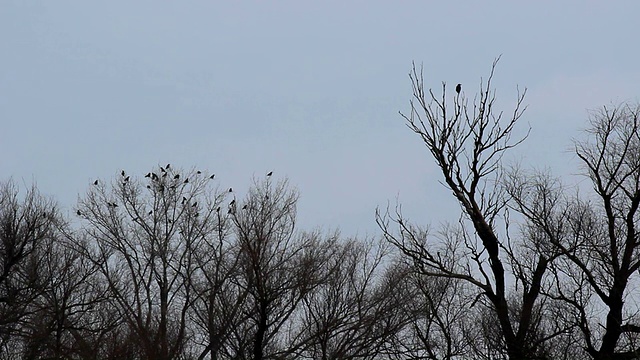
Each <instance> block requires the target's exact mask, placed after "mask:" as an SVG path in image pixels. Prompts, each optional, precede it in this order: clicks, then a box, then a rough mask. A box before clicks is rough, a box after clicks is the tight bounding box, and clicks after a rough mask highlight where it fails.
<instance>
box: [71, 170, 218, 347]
mask: <svg viewBox="0 0 640 360" xmlns="http://www.w3.org/2000/svg"><path fill="white" fill-rule="evenodd" d="M145 179H146V181H141V180H139V179H138V178H137V177H133V176H130V175H127V174H125V172H124V171H123V172H122V174H121V176H120V177H119V178H118V179H116V180H114V184H113V186H111V187H108V186H106V185H105V184H103V182H102V181H98V182H96V183H94V186H92V189H91V190H90V191H89V193H88V194H87V196H86V197H85V198H84V199H82V200H81V202H80V204H79V208H78V214H79V215H80V217H82V218H83V219H84V221H85V227H84V229H85V233H86V236H87V240H86V241H83V242H79V245H80V250H81V251H82V254H83V256H85V257H86V258H88V259H90V260H91V261H92V263H93V264H95V265H96V266H98V268H99V271H100V274H101V275H102V277H103V279H104V281H106V283H107V285H108V289H109V292H110V294H109V295H110V298H111V299H113V303H114V305H115V308H117V309H118V312H117V315H118V316H122V317H123V318H124V320H125V321H126V323H127V325H128V329H129V333H130V334H131V335H132V336H134V338H135V340H136V341H135V344H136V346H137V356H138V357H141V358H147V359H173V358H177V357H178V356H180V355H181V354H183V352H184V351H185V346H186V344H187V342H188V341H187V340H188V338H189V336H190V335H191V334H189V333H188V327H187V319H188V312H189V310H190V306H191V303H192V301H193V293H192V286H191V279H192V278H194V273H195V272H196V271H197V269H198V267H199V263H198V262H197V261H195V259H194V253H195V251H196V249H201V248H202V247H201V243H202V242H204V241H205V240H206V238H207V236H209V234H214V233H215V231H216V226H217V221H218V215H217V214H218V212H217V211H216V209H217V208H218V207H219V206H220V204H221V202H222V200H223V198H224V196H225V193H224V192H217V191H215V190H214V189H212V186H211V185H210V184H211V179H210V178H209V177H208V176H205V175H204V174H202V173H201V172H199V171H198V172H196V171H191V172H188V173H179V172H178V171H176V170H174V169H173V168H169V167H167V168H166V169H165V168H162V167H160V168H159V169H158V170H156V171H155V172H151V173H149V174H147V175H146V176H145ZM114 315H116V314H114Z"/></svg>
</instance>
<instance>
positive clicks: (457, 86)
mask: <svg viewBox="0 0 640 360" xmlns="http://www.w3.org/2000/svg"><path fill="white" fill-rule="evenodd" d="M460 90H462V84H458V85H456V93H458V94H460Z"/></svg>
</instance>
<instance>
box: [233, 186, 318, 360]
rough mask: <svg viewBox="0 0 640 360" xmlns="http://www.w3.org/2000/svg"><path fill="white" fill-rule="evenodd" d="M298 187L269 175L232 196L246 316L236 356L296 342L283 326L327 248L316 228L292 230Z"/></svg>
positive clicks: (279, 352) (281, 351)
mask: <svg viewBox="0 0 640 360" xmlns="http://www.w3.org/2000/svg"><path fill="white" fill-rule="evenodd" d="M297 199H298V194H297V192H295V191H293V190H291V189H290V188H289V186H288V183H287V182H286V181H280V182H277V183H274V182H273V180H272V178H271V177H268V178H267V179H265V180H263V181H261V182H257V181H256V183H255V184H254V186H252V188H251V189H250V190H249V193H248V195H247V196H246V198H245V199H244V200H242V202H240V200H236V199H234V200H232V202H231V203H230V205H229V211H230V213H231V214H232V218H233V222H234V224H235V233H236V236H237V241H238V256H239V264H240V265H241V271H242V284H243V287H244V288H245V289H246V291H247V306H246V308H245V311H246V317H247V320H246V321H245V323H244V327H238V328H237V329H236V334H235V343H236V355H235V357H236V358H251V359H256V360H259V359H265V358H272V357H283V356H287V354H290V353H292V352H294V351H295V349H296V348H297V347H299V346H300V345H299V344H295V343H292V342H290V341H286V339H284V336H283V333H284V329H286V328H287V327H288V324H290V322H291V321H292V320H293V315H294V313H295V312H296V310H297V309H298V308H299V305H300V304H301V302H302V300H303V299H304V298H305V297H306V296H307V295H308V294H309V293H311V292H312V291H313V290H314V289H315V288H316V287H317V286H319V284H320V283H321V282H322V281H323V279H324V277H325V274H326V270H325V269H324V266H325V263H326V261H327V257H328V254H329V247H328V246H325V244H323V241H322V239H321V237H320V236H319V234H317V233H306V232H297V231H296V229H295V223H296V221H295V220H296V202H297Z"/></svg>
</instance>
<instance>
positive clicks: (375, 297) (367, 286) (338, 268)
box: [296, 236, 413, 359]
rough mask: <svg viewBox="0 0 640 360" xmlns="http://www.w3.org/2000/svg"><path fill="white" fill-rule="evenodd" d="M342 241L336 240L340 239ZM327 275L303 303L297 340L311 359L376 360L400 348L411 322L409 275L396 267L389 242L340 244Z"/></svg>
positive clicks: (328, 263) (336, 245)
mask: <svg viewBox="0 0 640 360" xmlns="http://www.w3.org/2000/svg"><path fill="white" fill-rule="evenodd" d="M336 237H337V236H336ZM332 247H333V248H334V251H333V252H332V256H331V257H330V258H328V259H327V261H326V263H325V265H324V266H325V268H326V269H328V270H329V273H328V274H327V275H328V276H327V277H326V279H325V281H323V282H322V283H321V284H320V285H319V286H318V287H317V288H316V289H315V290H314V291H313V292H312V293H311V294H309V296H308V297H306V298H305V299H304V300H303V302H304V306H303V311H302V314H301V320H300V324H299V334H298V337H300V338H303V339H305V340H304V343H305V346H304V347H302V348H301V349H300V351H299V352H298V353H297V354H296V355H297V357H298V358H306V359H374V358H378V357H380V356H381V355H383V354H387V355H388V354H389V352H390V350H393V351H395V350H396V349H395V348H393V347H392V346H391V343H392V342H393V340H394V338H395V337H396V336H397V334H398V333H399V332H400V331H401V330H402V329H403V327H404V326H405V325H406V324H407V323H409V321H410V320H411V312H410V311H408V310H409V306H408V305H409V303H410V299H411V298H412V295H413V293H412V292H411V291H410V288H409V286H408V281H407V278H408V273H407V272H406V271H405V270H406V268H405V267H404V266H401V264H396V263H393V259H392V257H391V254H390V251H389V249H388V244H385V243H381V242H379V241H374V240H369V241H362V240H357V239H351V240H343V241H339V240H338V241H335V242H334V243H333V245H332Z"/></svg>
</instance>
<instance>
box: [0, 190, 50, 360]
mask: <svg viewBox="0 0 640 360" xmlns="http://www.w3.org/2000/svg"><path fill="white" fill-rule="evenodd" d="M59 220H60V215H59V213H58V209H57V206H56V204H55V203H54V202H53V201H52V200H50V199H47V198H45V197H44V196H42V195H41V194H40V193H39V192H38V190H37V189H36V188H35V186H33V187H31V188H30V189H29V190H28V191H27V192H26V193H25V194H20V192H19V190H18V187H17V185H16V184H15V183H14V182H13V181H11V180H9V181H6V182H3V183H2V184H0V346H1V347H0V354H2V356H3V357H7V358H9V357H10V356H11V354H12V353H14V352H15V351H16V350H18V351H19V349H22V347H23V344H24V339H25V338H26V337H27V335H28V334H27V333H25V328H24V323H25V322H26V320H27V319H28V317H29V315H30V314H31V313H32V312H33V308H32V307H31V303H32V302H33V301H34V299H36V298H37V297H38V296H39V295H40V293H41V289H42V287H41V283H42V281H45V280H44V279H40V278H39V277H38V267H39V263H40V261H41V258H40V257H39V255H41V254H42V252H41V251H39V250H40V249H41V248H43V247H44V246H45V245H46V244H47V243H48V242H49V241H51V240H52V239H53V238H55V237H56V236H57V231H56V229H57V223H58V222H59Z"/></svg>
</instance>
